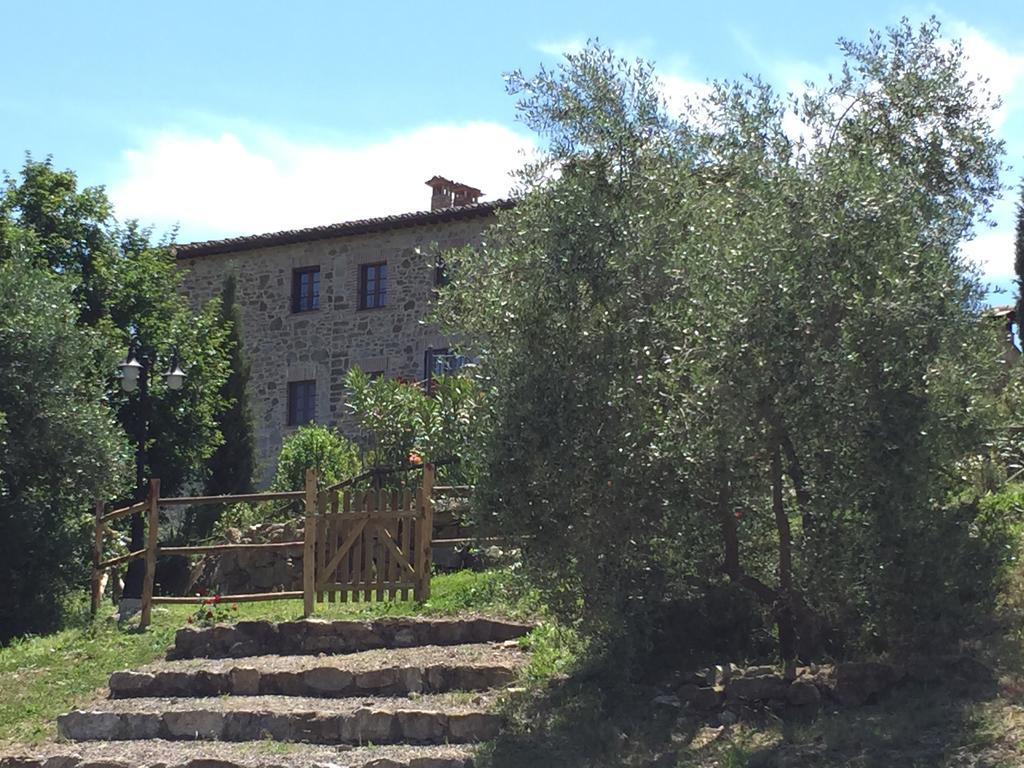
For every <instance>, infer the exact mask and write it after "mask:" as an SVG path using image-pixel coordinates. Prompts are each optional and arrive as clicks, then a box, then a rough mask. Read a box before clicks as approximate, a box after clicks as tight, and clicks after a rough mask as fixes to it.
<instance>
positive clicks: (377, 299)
mask: <svg viewBox="0 0 1024 768" xmlns="http://www.w3.org/2000/svg"><path fill="white" fill-rule="evenodd" d="M387 298H388V265H387V262H380V263H379V264H361V265H360V266H359V308H360V309H376V308H377V307H383V306H386V305H387Z"/></svg>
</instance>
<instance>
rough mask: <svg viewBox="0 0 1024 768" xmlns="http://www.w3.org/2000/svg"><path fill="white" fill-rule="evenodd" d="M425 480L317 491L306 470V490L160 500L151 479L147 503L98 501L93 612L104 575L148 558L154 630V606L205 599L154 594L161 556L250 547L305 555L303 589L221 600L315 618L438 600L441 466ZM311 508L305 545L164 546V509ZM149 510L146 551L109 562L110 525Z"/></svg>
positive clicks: (145, 608) (145, 591)
mask: <svg viewBox="0 0 1024 768" xmlns="http://www.w3.org/2000/svg"><path fill="white" fill-rule="evenodd" d="M422 469H423V481H422V483H421V484H420V485H419V487H418V488H417V489H416V490H415V491H411V490H404V491H381V490H372V491H357V490H353V489H351V488H346V487H345V486H347V485H350V484H351V481H348V482H343V483H339V484H337V485H335V486H332V487H330V488H327V489H326V490H324V491H318V489H317V475H316V472H315V471H314V470H307V471H306V482H305V488H304V489H303V490H301V491H283V492H270V493H251V494H242V495H232V496H176V497H169V498H161V497H160V481H159V480H156V479H154V480H150V482H149V492H148V494H147V496H146V500H145V501H140V502H138V503H137V504H132V505H131V506H127V507H123V508H121V509H117V510H114V511H112V512H104V508H105V505H104V504H103V502H97V504H96V509H95V514H96V521H95V532H94V537H93V572H92V611H93V613H94V614H95V613H96V611H97V610H98V609H99V604H100V599H101V597H102V596H101V587H102V579H103V573H104V571H106V570H108V569H111V568H116V567H118V566H120V565H124V564H126V563H130V562H131V561H132V560H136V559H139V558H145V563H146V569H145V576H144V580H143V588H142V611H141V613H142V615H141V620H140V626H141V627H146V626H148V625H149V623H150V621H151V618H152V610H153V606H154V605H159V604H167V603H199V602H202V601H203V599H204V598H203V597H200V596H182V597H169V596H163V595H154V594H153V587H154V577H155V571H156V559H157V557H158V556H159V555H184V556H196V555H207V554H222V553H226V552H232V551H244V550H264V551H266V550H271V551H279V552H282V553H285V552H292V553H296V554H298V553H301V554H302V568H303V573H302V591H292V592H264V593H257V594H244V595H241V594H236V595H221V599H222V600H224V601H225V602H235V603H242V602H255V601H260V600H286V599H300V598H301V599H302V601H303V613H304V615H306V616H309V615H310V614H311V613H312V612H313V609H314V603H315V602H323V601H324V598H325V596H326V599H327V600H329V601H330V602H335V601H336V600H338V599H340V600H341V601H342V602H345V601H348V600H351V601H353V602H356V601H359V600H363V601H369V600H372V599H373V598H374V596H375V597H376V599H377V600H378V601H380V600H398V599H408V597H409V595H410V592H411V594H412V596H413V598H414V599H415V600H420V601H421V600H426V599H427V598H429V597H430V564H431V534H432V532H433V501H432V493H433V485H434V466H433V465H432V464H425V465H424V466H423V468H422ZM283 499H288V500H299V499H301V500H302V501H304V503H305V532H304V535H303V540H302V541H288V542H277V543H271V544H216V545H203V546H187V547H167V546H160V544H159V528H160V508H161V507H168V506H200V505H205V504H235V503H242V502H252V503H258V502H263V501H275V500H283ZM143 512H144V513H146V518H147V520H146V546H145V548H144V549H140V550H138V551H135V552H129V553H127V554H125V555H121V556H119V557H113V558H109V559H107V560H103V559H102V556H103V541H104V536H105V535H106V533H107V532H108V526H109V524H110V523H112V522H114V521H115V520H118V519H120V518H123V517H127V516H129V515H133V514H137V513H143Z"/></svg>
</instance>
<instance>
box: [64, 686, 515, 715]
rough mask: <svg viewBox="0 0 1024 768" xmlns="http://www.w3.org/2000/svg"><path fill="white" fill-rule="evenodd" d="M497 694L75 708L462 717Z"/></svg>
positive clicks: (142, 702) (113, 702) (119, 702)
mask: <svg viewBox="0 0 1024 768" xmlns="http://www.w3.org/2000/svg"><path fill="white" fill-rule="evenodd" d="M497 695H498V694H497V693H496V692H493V691H487V692H483V693H464V692H458V693H437V694H429V695H422V696H420V695H410V696H402V697H382V696H366V697H363V696H353V697H350V698H344V699H321V698H308V697H305V696H216V697H205V698H198V697H197V698H138V699H104V700H101V701H95V702H93V703H91V704H89V705H84V706H81V707H78V709H79V710H80V711H86V712H116V713H119V714H121V713H129V714H142V713H153V712H155V713H159V712H193V711H205V712H268V713H280V714H289V713H296V712H303V713H306V712H309V713H318V714H322V715H332V714H348V713H351V712H355V711H356V710H357V709H362V708H364V707H370V708H373V709H376V710H383V711H392V712H395V711H402V712H413V711H415V712H435V711H438V712H442V711H443V712H446V713H451V714H464V713H468V712H483V711H486V710H488V709H489V708H490V706H491V705H492V704H493V703H494V701H495V699H496V698H497Z"/></svg>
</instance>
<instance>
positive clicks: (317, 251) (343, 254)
mask: <svg viewBox="0 0 1024 768" xmlns="http://www.w3.org/2000/svg"><path fill="white" fill-rule="evenodd" d="M490 221H491V218H490V217H489V216H481V217H477V218H471V219H464V220H455V221H444V222H439V223H430V224H425V225H417V226H402V227H395V228H391V229H387V230H385V231H380V232H376V233H371V234H356V235H345V236H340V237H333V238H330V239H310V240H308V241H305V242H297V243H291V244H288V245H276V246H272V247H251V248H248V249H246V250H242V249H238V250H232V251H231V252H229V253H217V254H209V255H197V256H193V257H190V256H188V249H187V247H185V248H183V249H182V251H181V253H179V264H180V265H181V267H182V268H183V269H185V270H186V275H185V278H184V289H185V291H186V292H187V294H188V296H189V297H190V299H191V301H192V302H193V304H195V305H196V306H198V305H199V304H201V303H203V302H205V301H207V300H208V299H210V298H212V297H215V296H218V295H220V292H221V289H222V287H223V283H224V278H225V277H226V276H227V275H228V274H231V273H234V274H235V275H236V276H237V278H238V293H237V296H238V302H239V305H240V308H241V312H242V324H243V328H242V339H243V345H244V347H245V350H246V353H247V355H248V357H249V360H250V361H251V364H252V375H251V379H250V384H249V396H250V402H251V405H252V411H253V417H254V420H255V423H256V437H257V458H258V462H259V466H260V477H259V484H260V485H261V486H265V485H267V484H268V483H269V481H270V479H271V477H272V475H273V471H274V466H275V464H276V460H277V454H278V452H279V450H280V448H281V444H282V441H283V440H284V438H285V437H286V435H288V434H289V433H290V432H291V431H293V430H294V429H295V427H290V426H288V424H287V421H288V383H289V382H294V381H308V380H313V381H316V421H317V422H318V423H321V424H327V425H331V426H336V427H339V428H340V429H341V430H342V432H343V433H345V434H346V435H348V436H349V437H353V438H356V439H358V438H359V435H357V434H355V433H354V425H353V423H352V420H351V417H350V416H349V414H348V413H347V411H346V408H345V397H344V386H343V383H342V379H343V377H344V375H345V373H346V371H348V370H349V368H350V367H352V366H355V365H358V366H360V367H361V368H362V369H363V370H366V371H368V372H375V373H381V374H383V375H386V376H400V377H403V378H408V379H415V380H419V379H422V378H423V377H424V357H425V353H426V351H427V350H428V349H439V348H444V347H446V346H447V343H446V341H445V339H444V337H443V336H441V334H440V333H439V332H438V331H437V330H436V329H434V328H432V327H431V326H429V325H428V324H426V323H425V322H424V319H425V318H426V316H427V314H428V312H429V308H430V304H431V299H432V295H433V288H434V277H435V265H436V262H435V255H436V254H438V253H440V252H443V251H444V250H447V249H450V248H455V247H459V246H462V245H466V244H467V243H474V242H478V241H479V239H480V236H481V233H482V232H483V230H484V229H485V228H486V226H487V225H488V224H489V223H490ZM380 262H387V265H388V279H387V304H386V306H384V307H380V308H375V309H359V277H360V266H361V265H364V264H374V263H380ZM313 266H318V267H319V268H320V307H319V309H315V310H310V311H306V312H293V311H292V275H293V272H294V270H296V269H300V268H303V267H313Z"/></svg>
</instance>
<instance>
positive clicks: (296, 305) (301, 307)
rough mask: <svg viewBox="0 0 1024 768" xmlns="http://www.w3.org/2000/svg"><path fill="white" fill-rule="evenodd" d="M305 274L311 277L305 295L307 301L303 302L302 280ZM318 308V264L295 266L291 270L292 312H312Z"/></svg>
mask: <svg viewBox="0 0 1024 768" xmlns="http://www.w3.org/2000/svg"><path fill="white" fill-rule="evenodd" d="M306 275H312V277H311V278H310V281H309V296H308V297H306V299H307V301H306V303H305V304H304V303H303V301H302V299H303V295H302V280H303V278H304V277H305V276H306ZM307 305H308V306H307ZM318 309H320V265H319V264H313V265H310V266H308V267H296V268H295V269H293V270H292V314H299V313H301V312H314V311H316V310H318Z"/></svg>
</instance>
